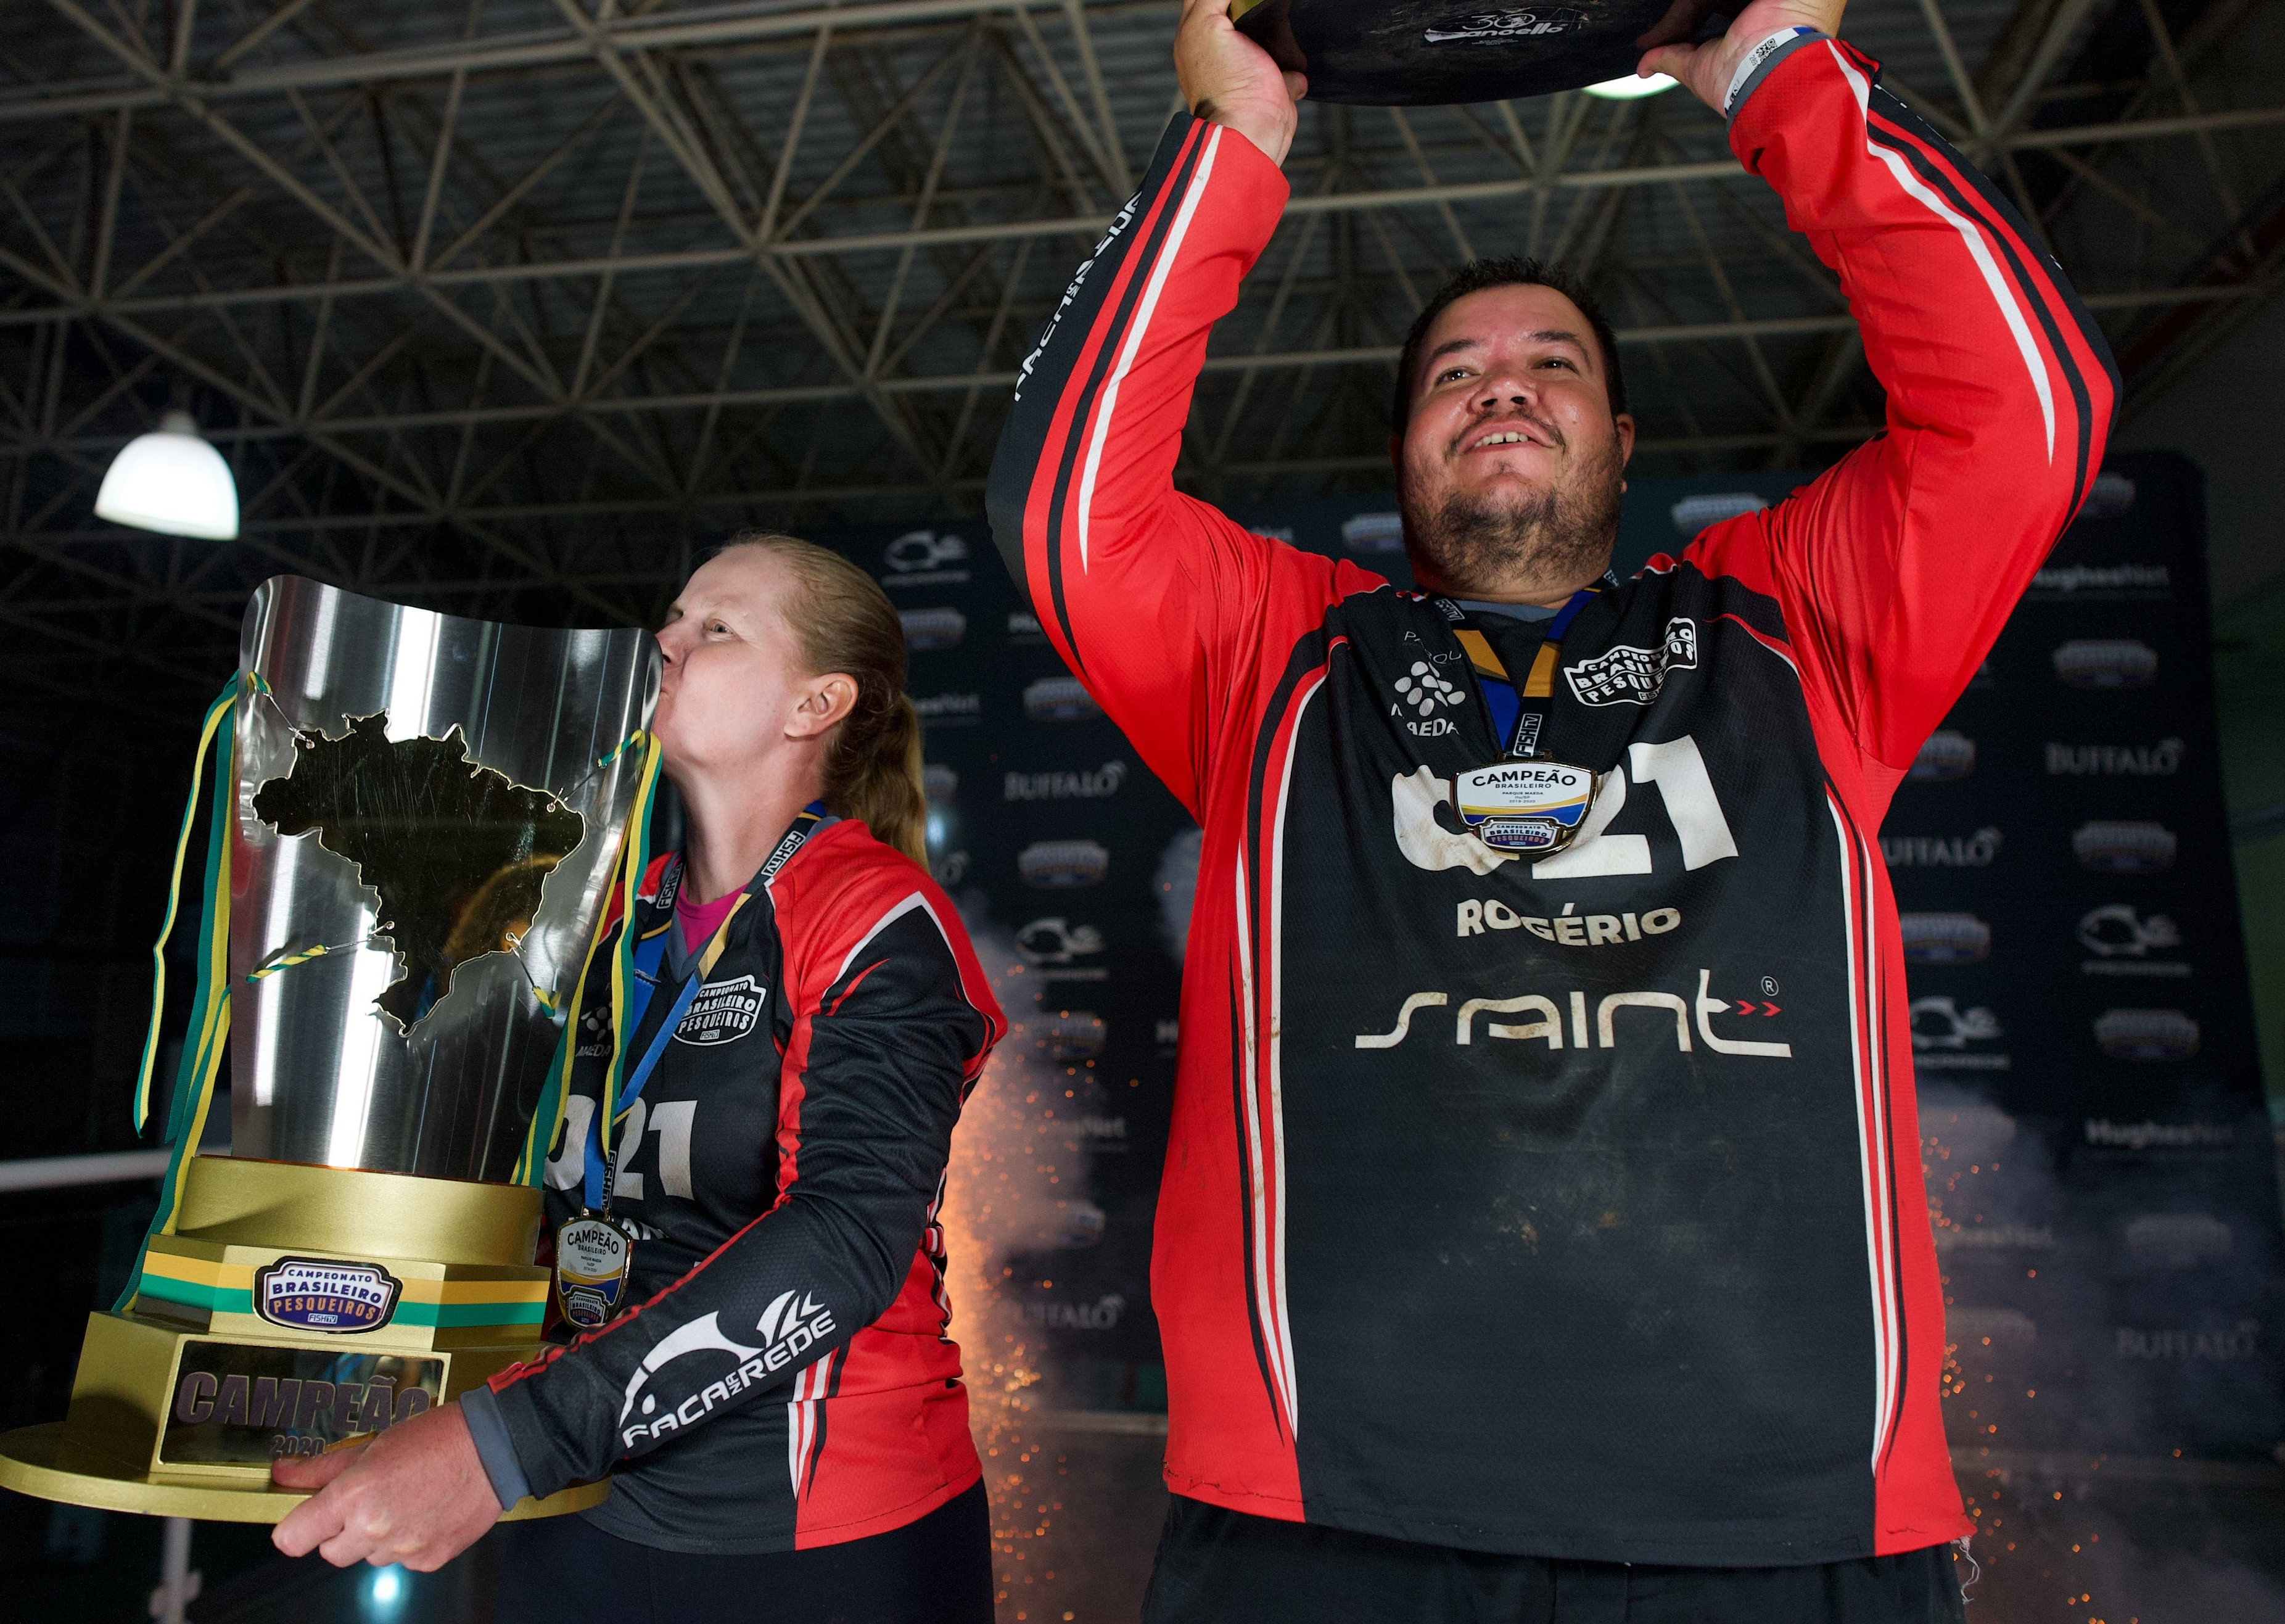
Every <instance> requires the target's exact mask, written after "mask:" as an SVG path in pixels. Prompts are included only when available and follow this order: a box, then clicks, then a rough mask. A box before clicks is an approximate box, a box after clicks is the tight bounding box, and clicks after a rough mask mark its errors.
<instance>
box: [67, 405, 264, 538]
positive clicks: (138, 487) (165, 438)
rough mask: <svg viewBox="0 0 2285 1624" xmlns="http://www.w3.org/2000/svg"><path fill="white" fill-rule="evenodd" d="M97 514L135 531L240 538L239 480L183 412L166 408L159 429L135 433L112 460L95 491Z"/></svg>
mask: <svg viewBox="0 0 2285 1624" xmlns="http://www.w3.org/2000/svg"><path fill="white" fill-rule="evenodd" d="M95 516H96V517H97V518H98V519H108V520H110V521H111V522H112V523H114V524H125V525H131V526H133V527H134V528H135V529H137V530H157V531H159V532H160V533H161V534H162V535H167V536H194V537H199V538H200V539H201V540H204V541H234V540H236V539H237V537H238V483H237V482H236V481H234V480H232V478H231V476H230V465H229V464H228V463H226V462H224V460H223V459H222V453H221V452H220V451H216V450H215V448H214V447H213V446H211V445H209V444H208V443H206V441H205V440H203V439H201V438H200V435H199V426H198V422H197V420H195V419H193V418H192V416H191V414H190V413H189V412H169V413H167V415H166V416H165V417H163V418H161V419H160V420H159V427H158V428H157V429H156V430H155V431H154V432H153V433H151V434H147V435H137V436H136V437H135V438H134V439H132V440H130V441H129V442H128V443H127V449H126V450H124V451H121V452H120V453H119V455H118V456H117V457H116V458H115V459H113V461H112V464H111V467H110V470H109V471H108V472H106V474H105V475H104V476H103V488H102V489H101V490H98V492H97V493H96V498H95Z"/></svg>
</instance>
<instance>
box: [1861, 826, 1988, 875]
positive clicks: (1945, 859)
mask: <svg viewBox="0 0 2285 1624" xmlns="http://www.w3.org/2000/svg"><path fill="white" fill-rule="evenodd" d="M1999 838H2000V836H1999V831H1998V829H1995V828H1980V829H1978V830H1976V831H1975V833H1974V834H1972V835H1883V836H1881V859H1882V860H1883V861H1885V862H1886V863H1887V864H1888V867H1891V868H1989V867H1991V863H1992V859H1995V858H1997V857H1998V855H1999Z"/></svg>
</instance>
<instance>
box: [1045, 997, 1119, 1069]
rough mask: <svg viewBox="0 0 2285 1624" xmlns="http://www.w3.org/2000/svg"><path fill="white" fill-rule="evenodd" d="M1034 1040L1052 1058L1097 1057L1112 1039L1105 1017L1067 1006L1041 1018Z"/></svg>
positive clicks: (1079, 1058) (1091, 1058)
mask: <svg viewBox="0 0 2285 1624" xmlns="http://www.w3.org/2000/svg"><path fill="white" fill-rule="evenodd" d="M1034 1030H1035V1031H1036V1032H1037V1034H1038V1035H1037V1036H1036V1037H1035V1038H1034V1039H1033V1042H1034V1043H1035V1044H1037V1045H1038V1046H1039V1047H1040V1048H1041V1049H1043V1050H1045V1051H1046V1054H1047V1056H1048V1059H1049V1060H1093V1059H1095V1057H1096V1056H1097V1055H1101V1054H1102V1053H1103V1045H1105V1044H1106V1043H1108V1042H1110V1041H1111V1029H1110V1028H1109V1027H1108V1026H1106V1025H1104V1024H1103V1017H1102V1016H1099V1015H1096V1014H1095V1013H1093V1012H1092V1011H1090V1010H1086V1009H1063V1010H1058V1011H1057V1012H1056V1013H1055V1014H1054V1015H1048V1016H1040V1018H1039V1020H1038V1022H1037V1024H1036V1025H1035V1028H1034Z"/></svg>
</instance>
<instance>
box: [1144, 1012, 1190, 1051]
mask: <svg viewBox="0 0 2285 1624" xmlns="http://www.w3.org/2000/svg"><path fill="white" fill-rule="evenodd" d="M1151 1040H1152V1041H1153V1042H1155V1043H1156V1044H1158V1047H1160V1048H1162V1049H1171V1048H1173V1047H1175V1046H1176V1045H1177V1044H1179V1043H1180V1042H1182V1019H1181V1017H1179V1016H1177V1017H1176V1018H1174V1020H1171V1021H1160V1022H1159V1023H1158V1025H1157V1026H1155V1027H1154V1028H1152V1029H1151Z"/></svg>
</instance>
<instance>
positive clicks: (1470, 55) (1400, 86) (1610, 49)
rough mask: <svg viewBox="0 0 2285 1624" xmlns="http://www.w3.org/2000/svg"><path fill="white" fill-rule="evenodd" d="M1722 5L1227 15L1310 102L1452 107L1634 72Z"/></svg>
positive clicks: (1445, 3) (1243, 9) (1572, 4)
mask: <svg viewBox="0 0 2285 1624" xmlns="http://www.w3.org/2000/svg"><path fill="white" fill-rule="evenodd" d="M1721 9H1724V8H1723V6H1722V4H1721V0H1566V4H1560V5H1532V6H1507V7H1490V6H1484V5H1480V4H1479V5H1473V6H1472V5H1469V4H1466V0H1233V4H1231V6H1230V15H1231V16H1232V17H1233V18H1235V19H1236V20H1237V26H1238V27H1239V28H1240V29H1242V30H1243V31H1244V32H1245V34H1246V35H1249V36H1250V37H1251V38H1252V39H1254V40H1255V41H1257V42H1258V43H1260V45H1261V47H1262V48H1263V49H1264V50H1266V51H1268V52H1269V54H1270V55H1271V56H1272V57H1273V58H1275V59H1276V63H1277V66H1278V67H1283V68H1287V69H1290V70H1292V72H1295V73H1300V74H1306V75H1308V78H1309V99H1310V100H1311V101H1331V102H1343V103H1347V104H1348V105H1350V106H1361V107H1434V106H1458V105H1461V104H1464V103H1467V102H1480V101H1504V100H1506V99H1508V98H1511V97H1517V96H1544V95H1547V94H1549V93H1550V92H1551V91H1555V90H1575V89H1577V88H1578V87H1579V86H1581V85H1586V84H1599V83H1600V82H1603V81H1604V80H1606V79H1618V78H1622V77H1624V76H1625V75H1629V74H1631V73H1633V72H1634V71H1635V64H1636V63H1637V62H1639V61H1640V60H1641V59H1642V53H1643V52H1644V51H1647V50H1649V49H1650V48H1651V47H1653V46H1654V45H1668V44H1673V43H1676V42H1679V41H1682V40H1687V39H1691V38H1692V37H1694V36H1695V35H1696V34H1697V32H1698V30H1699V28H1700V25H1702V24H1703V23H1704V22H1705V21H1706V20H1707V19H1708V17H1709V16H1711V15H1712V14H1713V13H1714V12H1716V11H1717V10H1721Z"/></svg>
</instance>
